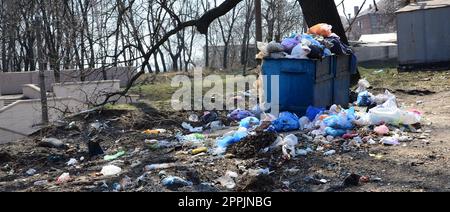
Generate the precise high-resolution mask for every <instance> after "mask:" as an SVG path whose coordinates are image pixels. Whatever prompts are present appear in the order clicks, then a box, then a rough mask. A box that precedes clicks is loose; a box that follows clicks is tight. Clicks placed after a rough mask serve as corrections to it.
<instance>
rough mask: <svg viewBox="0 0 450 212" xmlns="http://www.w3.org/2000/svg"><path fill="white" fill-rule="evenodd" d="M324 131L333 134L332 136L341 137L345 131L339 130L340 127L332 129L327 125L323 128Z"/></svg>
mask: <svg viewBox="0 0 450 212" xmlns="http://www.w3.org/2000/svg"><path fill="white" fill-rule="evenodd" d="M325 133H326V134H327V135H330V136H333V137H335V138H336V137H342V136H343V135H345V134H346V133H347V132H346V131H345V130H341V129H334V128H331V127H327V128H325Z"/></svg>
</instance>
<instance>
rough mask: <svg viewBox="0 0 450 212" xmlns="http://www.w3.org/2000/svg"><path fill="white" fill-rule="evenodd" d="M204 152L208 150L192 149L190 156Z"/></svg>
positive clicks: (202, 148) (201, 148)
mask: <svg viewBox="0 0 450 212" xmlns="http://www.w3.org/2000/svg"><path fill="white" fill-rule="evenodd" d="M204 152H208V148H207V147H200V148H197V149H194V150H192V151H191V154H193V155H198V154H200V153H204Z"/></svg>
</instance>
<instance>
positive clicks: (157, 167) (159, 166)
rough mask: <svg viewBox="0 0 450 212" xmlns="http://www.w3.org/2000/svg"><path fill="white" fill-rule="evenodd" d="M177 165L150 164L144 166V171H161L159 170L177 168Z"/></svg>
mask: <svg viewBox="0 0 450 212" xmlns="http://www.w3.org/2000/svg"><path fill="white" fill-rule="evenodd" d="M177 166H179V164H177V163H163V164H152V165H148V166H145V170H146V171H152V170H161V169H169V168H173V167H177Z"/></svg>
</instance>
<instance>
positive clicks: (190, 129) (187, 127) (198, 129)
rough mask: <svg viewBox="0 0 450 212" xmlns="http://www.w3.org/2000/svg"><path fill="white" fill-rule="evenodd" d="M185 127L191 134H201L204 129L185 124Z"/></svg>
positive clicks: (183, 125)
mask: <svg viewBox="0 0 450 212" xmlns="http://www.w3.org/2000/svg"><path fill="white" fill-rule="evenodd" d="M181 126H182V127H183V129H185V130H188V131H189V132H191V133H201V132H203V127H195V128H194V127H192V125H190V124H188V123H186V122H183V124H182V125H181Z"/></svg>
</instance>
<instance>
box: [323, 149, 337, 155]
mask: <svg viewBox="0 0 450 212" xmlns="http://www.w3.org/2000/svg"><path fill="white" fill-rule="evenodd" d="M334 154H336V150H330V151H328V152H325V153H323V155H324V156H332V155H334Z"/></svg>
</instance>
